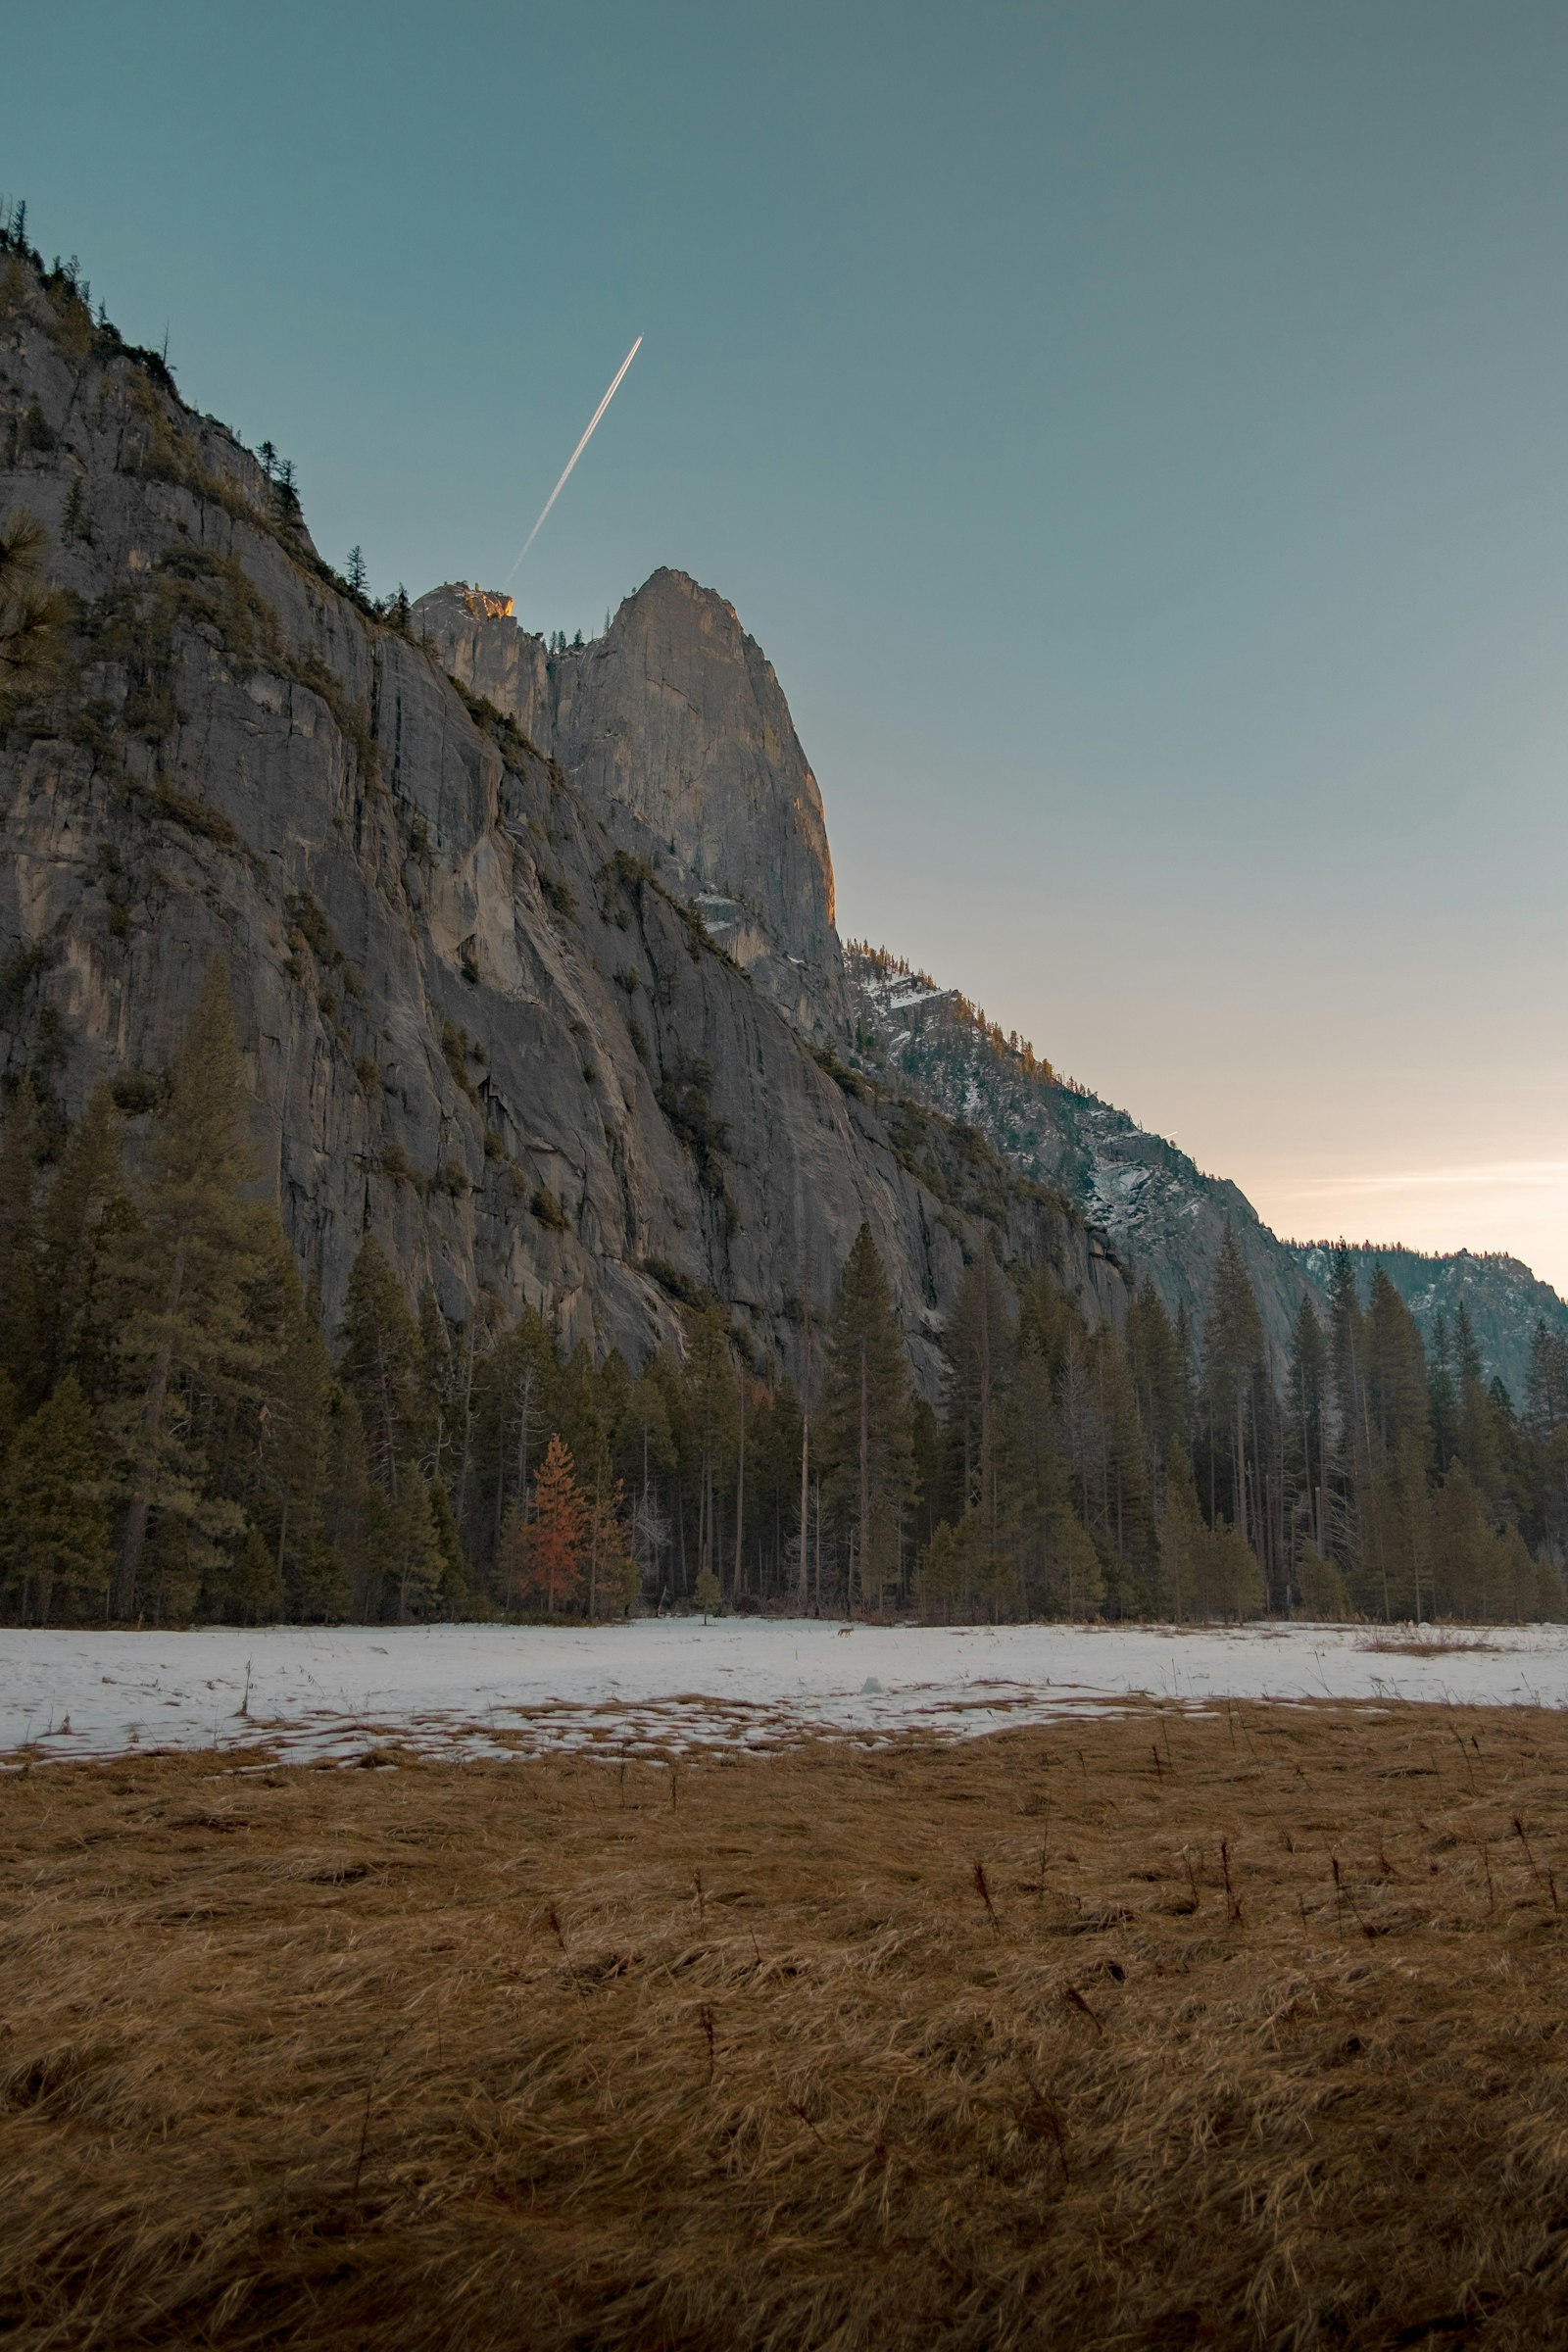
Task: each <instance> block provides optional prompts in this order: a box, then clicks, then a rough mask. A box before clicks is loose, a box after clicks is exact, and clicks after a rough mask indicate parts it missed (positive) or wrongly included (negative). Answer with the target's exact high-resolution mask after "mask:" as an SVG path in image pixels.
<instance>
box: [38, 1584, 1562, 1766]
mask: <svg viewBox="0 0 1568 2352" xmlns="http://www.w3.org/2000/svg"><path fill="white" fill-rule="evenodd" d="M1390 1640H1393V1641H1394V1642H1397V1643H1401V1644H1406V1645H1409V1646H1405V1647H1397V1648H1393V1649H1389V1648H1386V1647H1377V1646H1374V1644H1377V1643H1386V1642H1389V1641H1390ZM1456 1643H1457V1644H1458V1646H1453V1645H1454V1644H1456ZM1137 1694H1146V1695H1148V1696H1152V1697H1154V1698H1159V1699H1164V1700H1166V1701H1168V1702H1171V1703H1174V1704H1178V1705H1183V1706H1191V1705H1202V1704H1204V1703H1205V1702H1207V1701H1210V1700H1214V1699H1223V1698H1251V1699H1279V1700H1284V1701H1298V1700H1302V1699H1314V1698H1319V1699H1320V1698H1335V1699H1346V1700H1350V1701H1360V1702H1363V1703H1374V1704H1375V1703H1378V1702H1380V1701H1383V1702H1386V1701H1388V1700H1391V1699H1418V1700H1428V1701H1435V1702H1439V1703H1444V1702H1449V1703H1451V1702H1453V1701H1455V1700H1460V1701H1477V1702H1483V1703H1488V1704H1496V1705H1508V1704H1526V1705H1537V1704H1539V1705H1544V1706H1551V1707H1558V1706H1563V1705H1565V1704H1568V1627H1563V1626H1526V1627H1520V1628H1514V1627H1508V1628H1504V1629H1495V1628H1489V1629H1487V1630H1486V1631H1485V1632H1479V1631H1478V1632H1474V1633H1462V1634H1452V1633H1447V1632H1444V1633H1443V1634H1441V1635H1434V1633H1433V1630H1432V1629H1431V1628H1424V1629H1421V1631H1420V1632H1419V1633H1416V1632H1412V1631H1411V1630H1410V1629H1404V1630H1403V1631H1399V1630H1397V1629H1396V1631H1395V1632H1394V1633H1393V1634H1392V1636H1391V1635H1390V1634H1389V1633H1388V1632H1387V1631H1386V1630H1384V1629H1379V1628H1366V1627H1347V1626H1303V1625H1254V1626H1248V1627H1245V1628H1242V1627H1233V1628H1224V1627H1214V1626H1209V1627H1202V1628H1199V1629H1179V1628H1175V1627H1131V1626H1126V1627H1122V1626H1066V1625H1025V1626H1002V1627H998V1628H996V1629H992V1628H989V1627H955V1628H951V1629H950V1628H938V1627H929V1626H903V1627H873V1626H861V1625H858V1626H856V1627H854V1628H853V1629H849V1628H840V1627H838V1626H837V1625H835V1624H833V1623H831V1622H823V1621H819V1620H813V1619H799V1620H792V1621H783V1622H778V1621H761V1620H759V1619H756V1618H729V1619H724V1620H722V1621H717V1622H715V1623H713V1624H711V1625H706V1626H705V1625H703V1624H702V1623H700V1622H699V1621H698V1620H696V1619H693V1618H684V1619H664V1620H652V1619H650V1620H645V1621H643V1622H640V1623H637V1624H632V1625H614V1626H603V1627H598V1628H594V1629H592V1630H590V1629H587V1628H581V1627H579V1628H566V1627H559V1628H558V1627H540V1626H472V1625H439V1626H420V1627H405V1628H401V1629H400V1628H396V1627H381V1626H337V1627H314V1628H313V1627H297V1626H270V1627H267V1628H265V1629H263V1630H260V1631H257V1632H243V1631H238V1630H235V1629H233V1628H219V1627H214V1628H208V1629H205V1630H202V1631H198V1632H194V1633H183V1634H179V1633H163V1634H157V1633H143V1634H125V1633H103V1634H92V1633H56V1632H7V1633H5V1634H4V1635H0V1753H3V1754H4V1755H5V1756H6V1758H7V1761H9V1762H11V1763H13V1764H14V1763H16V1762H17V1761H19V1760H20V1759H21V1757H22V1756H23V1755H25V1754H31V1755H34V1756H38V1757H44V1756H49V1757H70V1756H110V1755H124V1754H128V1753H136V1752H140V1753H143V1754H145V1753H147V1752H149V1751H155V1750H158V1749H165V1748H208V1747H215V1746H216V1747H223V1748H240V1749H246V1748H249V1749H256V1750H259V1751H262V1752H271V1753H276V1754H278V1755H281V1756H288V1757H293V1758H296V1759H307V1758H315V1757H325V1758H339V1759H342V1758H346V1757H349V1756H353V1755H359V1754H363V1752H364V1751H365V1749H366V1748H367V1747H368V1746H370V1745H372V1744H374V1743H375V1742H377V1741H380V1740H397V1741H400V1742H403V1743H405V1744H408V1745H410V1746H413V1747H415V1748H417V1749H419V1750H421V1751H422V1752H425V1753H428V1754H446V1755H498V1754H516V1753H521V1754H534V1753H537V1752H538V1751H539V1750H541V1749H543V1748H594V1749H599V1750H601V1751H604V1750H609V1751H611V1752H613V1753H624V1752H642V1753H658V1754H664V1753H678V1752H679V1751H680V1750H681V1749H682V1748H688V1747H696V1746H705V1745H711V1744H740V1745H750V1746H769V1745H773V1744H775V1743H777V1742H778V1741H780V1740H793V1739H800V1738H803V1737H810V1736H812V1735H827V1736H830V1737H844V1736H850V1737H858V1738H862V1739H864V1738H870V1739H873V1740H879V1739H886V1738H889V1737H892V1736H893V1735H895V1734H898V1733H902V1732H910V1731H915V1732H925V1733H929V1734H935V1735H938V1736H941V1737H945V1738H972V1737H974V1736H975V1735H976V1734H978V1733H981V1732H989V1731H996V1730H999V1729H1000V1728H1002V1727H1003V1726H1004V1725H1007V1724H1017V1723H1032V1722H1043V1721H1049V1720H1052V1719H1054V1718H1058V1717H1061V1716H1063V1715H1071V1714H1073V1713H1075V1712H1095V1713H1098V1712H1102V1711H1103V1710H1104V1709H1105V1708H1107V1707H1113V1706H1115V1705H1116V1704H1117V1703H1118V1702H1120V1701H1121V1700H1124V1699H1126V1698H1128V1697H1130V1696H1135V1695H1137Z"/></svg>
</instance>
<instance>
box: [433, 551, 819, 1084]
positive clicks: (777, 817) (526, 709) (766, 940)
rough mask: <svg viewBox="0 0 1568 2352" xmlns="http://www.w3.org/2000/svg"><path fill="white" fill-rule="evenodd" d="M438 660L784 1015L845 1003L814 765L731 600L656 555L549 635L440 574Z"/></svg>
mask: <svg viewBox="0 0 1568 2352" xmlns="http://www.w3.org/2000/svg"><path fill="white" fill-rule="evenodd" d="M412 626H413V629H414V632H415V634H416V635H417V637H418V638H419V639H420V640H421V642H423V643H424V644H427V645H428V646H429V647H430V648H431V650H432V652H434V653H435V655H436V657H437V659H438V660H439V661H440V662H441V665H442V667H443V668H444V669H447V670H449V671H451V672H452V673H453V674H454V675H455V676H457V677H459V678H460V679H462V680H463V682H464V684H465V685H466V687H467V688H468V689H469V690H470V691H471V692H472V693H474V694H476V695H478V696H480V697H482V698H483V699H484V700H485V701H487V702H489V703H490V704H492V705H493V706H494V707H495V708H497V709H498V710H500V711H504V712H506V713H507V715H508V716H509V717H511V718H512V719H514V720H515V723H516V725H517V726H518V728H519V729H520V730H521V732H522V733H523V735H525V736H526V737H527V738H528V740H529V741H530V742H531V743H533V744H535V745H537V746H538V748H539V749H540V750H541V751H542V752H544V753H545V754H546V755H547V756H548V757H549V758H551V759H553V760H555V761H556V762H557V764H558V765H559V766H560V767H561V768H562V770H563V771H564V774H565V775H566V777H567V778H568V779H569V780H570V782H571V783H572V784H573V785H574V786H575V787H576V789H577V790H578V791H579V792H580V793H581V794H582V796H583V797H584V799H585V800H586V801H588V802H589V803H590V805H591V806H592V807H593V808H594V809H597V810H598V811H599V813H600V815H601V817H602V819H603V820H604V822H605V823H606V824H607V825H608V826H609V827H610V829H611V830H612V831H613V832H615V833H616V834H617V836H619V837H621V838H622V839H624V841H625V843H626V846H628V847H629V848H631V849H633V850H634V851H635V852H636V853H637V854H638V855H640V856H643V857H644V858H648V859H650V860H651V861H652V862H654V864H655V865H656V867H657V869H658V870H659V872H660V875H661V878H662V880H664V881H665V882H666V883H667V884H668V886H669V887H670V888H672V889H673V890H675V891H676V893H677V894H678V895H679V896H680V897H681V898H682V899H683V900H684V901H686V902H687V903H688V904H691V905H693V906H695V907H697V908H698V909H699V910H700V911H701V914H702V918H703V921H704V923H705V924H706V926H707V928H708V930H709V932H710V933H711V936H712V937H713V938H714V939H716V940H717V941H718V942H719V943H720V944H721V945H722V946H723V947H724V949H725V950H726V951H727V953H728V954H729V955H731V956H733V957H734V958H735V960H736V962H737V963H739V964H740V965H741V966H742V968H743V969H744V970H745V971H747V972H749V973H750V974H751V975H752V977H753V978H754V979H755V980H756V981H757V983H758V985H759V987H760V988H761V989H762V991H763V992H764V994H765V995H767V996H768V997H769V998H770V999H771V1001H772V1002H773V1003H774V1004H775V1005H778V1006H779V1008H780V1009H781V1010H782V1011H783V1012H785V1013H786V1014H787V1015H788V1016H789V1018H790V1019H791V1020H792V1021H793V1022H794V1023H795V1024H796V1026H797V1027H798V1028H801V1029H803V1030H805V1031H807V1032H808V1033H809V1034H811V1035H816V1036H823V1037H834V1038H836V1037H838V1036H839V1035H840V1033H841V1032H842V1031H843V1028H844V1026H845V1023H846V1020H847V1017H848V1010H849V1006H848V999H847V995H846V991H845V985H844V969H843V959H842V956H841V953H840V949H839V940H838V934H837V932H836V931H835V929H834V924H833V914H834V908H833V862H832V858H831V856H830V854H829V851H828V844H827V826H826V822H825V820H824V818H823V814H822V797H821V794H820V793H819V792H818V790H817V786H816V778H815V777H814V776H813V775H812V773H811V770H810V768H809V766H808V764H807V760H806V755H805V753H804V752H803V751H802V749H801V745H800V739H799V737H798V736H797V735H796V732H795V724H794V721H793V720H792V718H791V717H790V712H789V705H788V704H787V703H786V702H785V700H784V696H783V693H782V691H781V689H780V687H779V683H778V680H777V678H776V677H775V676H774V674H773V666H772V663H771V662H768V661H767V659H766V657H765V656H764V655H763V653H762V651H761V649H760V646H759V645H758V644H757V643H756V642H755V640H754V639H753V638H751V637H749V636H748V635H747V634H746V632H745V631H744V629H743V628H742V627H741V624H740V621H739V619H738V618H737V616H736V613H735V610H734V607H733V606H732V605H728V604H726V603H725V602H724V600H723V598H722V597H719V596H715V595H714V594H713V593H712V591H711V589H708V588H702V587H699V586H698V584H697V582H696V581H695V580H692V579H688V577H687V576H686V574H685V573H684V572H682V571H669V570H661V571H656V572H655V573H654V575H653V577H652V578H651V579H650V580H649V581H647V582H646V584H645V585H644V586H643V587H642V588H640V589H639V590H638V591H637V593H636V595H635V596H631V597H628V598H627V599H626V601H625V603H624V604H623V605H622V606H621V608H620V610H619V612H618V613H616V614H615V616H614V618H613V620H612V621H611V623H610V625H609V627H608V628H607V629H606V631H605V634H604V635H603V636H602V637H596V638H594V639H592V640H591V641H590V642H589V643H588V644H587V645H573V646H564V647H562V648H560V649H559V650H558V651H556V652H552V651H551V650H550V648H549V647H548V646H547V645H546V642H545V640H544V639H543V638H542V637H535V636H532V635H530V634H529V633H528V632H527V631H525V630H523V629H521V628H519V627H518V625H517V623H516V621H515V619H514V617H513V611H512V600H511V598H510V597H507V596H503V595H498V594H496V593H495V592H494V591H492V590H487V589H478V588H469V587H467V586H466V584H465V583H464V582H461V581H459V582H452V583H449V584H448V585H447V586H445V587H442V588H436V589H432V590H431V591H430V592H429V594H428V595H425V596H421V597H420V598H419V599H418V600H417V603H416V605H415V607H414V612H413V619H412Z"/></svg>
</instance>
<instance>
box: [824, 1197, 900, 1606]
mask: <svg viewBox="0 0 1568 2352" xmlns="http://www.w3.org/2000/svg"><path fill="white" fill-rule="evenodd" d="M826 1353H827V1365H826V1374H825V1378H824V1381H823V1394H822V1407H821V1414H820V1424H821V1435H822V1456H823V1459H824V1463H825V1465H826V1466H827V1470H828V1499H829V1506H830V1508H831V1510H832V1512H833V1516H834V1520H835V1522H836V1524H837V1525H838V1526H839V1528H840V1529H841V1530H842V1531H843V1533H844V1536H845V1538H846V1541H847V1547H848V1548H847V1554H846V1567H845V1599H846V1603H847V1605H849V1606H852V1607H853V1605H854V1602H855V1598H856V1595H857V1593H858V1595H859V1597H860V1599H861V1600H863V1601H864V1602H866V1603H867V1604H868V1605H870V1606H871V1607H873V1608H875V1607H880V1606H881V1605H882V1603H883V1600H884V1598H885V1596H886V1594H887V1593H888V1590H889V1588H890V1587H892V1586H893V1585H895V1584H896V1582H897V1580H898V1578H899V1574H900V1569H901V1565H902V1559H901V1555H902V1549H903V1534H904V1514H905V1510H906V1507H907V1503H908V1499H909V1492H910V1488H911V1486H912V1484H913V1472H914V1462H913V1446H912V1440H911V1434H910V1414H909V1372H908V1358H907V1353H906V1350H905V1346H904V1337H903V1334H902V1333H901V1332H900V1330H899V1326H898V1321H897V1318H896V1316H895V1315H894V1311H893V1298H892V1294H891V1292H890V1291H889V1289H888V1281H887V1275H886V1274H885V1272H884V1271H883V1267H882V1260H881V1258H880V1256H879V1255H878V1254H877V1247H876V1244H875V1242H874V1241H873V1240H872V1238H871V1228H870V1226H869V1225H862V1226H861V1227H860V1230H859V1232H858V1234H857V1235H856V1237H855V1241H854V1244H853V1246H852V1247H851V1250H850V1254H849V1257H848V1258H847V1259H846V1261H845V1266H844V1272H843V1274H842V1276H841V1277H840V1281H839V1291H838V1299H837V1303H836V1304H835V1307H834V1310H833V1321H832V1325H831V1328H830V1329H829V1332H828V1340H827V1350H826Z"/></svg>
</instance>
